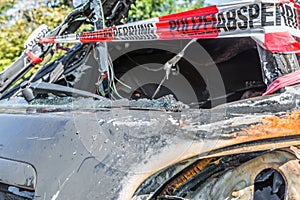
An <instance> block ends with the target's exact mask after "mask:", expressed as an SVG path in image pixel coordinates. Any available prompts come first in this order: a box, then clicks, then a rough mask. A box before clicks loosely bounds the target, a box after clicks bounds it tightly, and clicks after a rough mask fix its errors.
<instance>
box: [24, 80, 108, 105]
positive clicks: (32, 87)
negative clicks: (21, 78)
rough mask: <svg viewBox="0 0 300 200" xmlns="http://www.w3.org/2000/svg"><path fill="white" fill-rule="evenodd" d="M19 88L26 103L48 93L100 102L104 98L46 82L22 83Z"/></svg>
mask: <svg viewBox="0 0 300 200" xmlns="http://www.w3.org/2000/svg"><path fill="white" fill-rule="evenodd" d="M21 88H22V94H23V97H24V98H25V99H26V101H28V102H30V101H32V100H34V99H35V98H36V97H37V96H38V95H42V94H50V93H51V94H54V95H57V96H73V97H89V98H94V99H98V100H102V99H103V98H104V97H102V96H99V95H97V94H93V93H91V92H87V91H83V90H79V89H76V88H70V87H67V86H63V85H57V84H53V83H46V82H40V83H38V82H34V83H29V82H24V83H23V84H22V86H21Z"/></svg>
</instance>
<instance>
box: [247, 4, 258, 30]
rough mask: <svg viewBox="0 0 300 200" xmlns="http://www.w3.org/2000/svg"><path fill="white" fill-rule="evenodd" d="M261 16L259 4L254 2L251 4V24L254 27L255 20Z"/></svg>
mask: <svg viewBox="0 0 300 200" xmlns="http://www.w3.org/2000/svg"><path fill="white" fill-rule="evenodd" d="M258 17H259V5H258V4H252V5H250V6H249V26H250V28H253V27H254V26H253V20H254V19H257V18H258Z"/></svg>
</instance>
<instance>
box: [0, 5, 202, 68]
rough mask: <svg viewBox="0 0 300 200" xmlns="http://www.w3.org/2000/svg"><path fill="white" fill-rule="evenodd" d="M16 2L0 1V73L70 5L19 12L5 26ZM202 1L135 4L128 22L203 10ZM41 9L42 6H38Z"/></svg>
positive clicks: (63, 13) (64, 13) (60, 17)
mask: <svg viewBox="0 0 300 200" xmlns="http://www.w3.org/2000/svg"><path fill="white" fill-rule="evenodd" d="M16 2H17V0H0V71H2V70H3V69H4V67H6V66H9V65H10V64H11V63H12V62H13V61H14V60H16V59H17V58H18V57H19V56H20V54H21V53H22V52H23V51H24V42H25V41H26V39H27V37H28V36H29V35H30V33H31V32H32V31H34V30H35V29H36V28H37V27H38V26H39V25H41V24H46V25H48V26H49V28H50V29H53V28H54V27H55V26H57V25H58V24H59V23H60V22H61V21H62V20H63V19H64V17H65V16H66V15H67V14H68V13H69V12H70V11H71V9H72V8H71V7H70V2H71V1H62V3H61V4H60V6H59V7H57V8H49V7H46V6H44V7H40V8H35V9H32V10H28V9H26V8H24V9H22V10H20V11H19V13H18V15H19V17H18V19H17V20H16V22H15V24H8V22H9V21H10V20H11V19H12V17H11V16H6V15H4V14H3V13H5V11H6V10H7V9H9V8H11V7H12V6H13V5H14V4H15V3H16ZM203 3H204V1H203V0H194V1H192V0H182V4H178V2H177V1H175V0H136V4H135V5H133V6H132V9H131V11H130V13H129V17H128V18H129V19H130V21H136V20H142V19H148V18H152V17H157V16H161V15H166V14H169V13H175V12H179V11H184V10H188V9H193V8H198V7H202V6H203ZM41 5H42V4H41Z"/></svg>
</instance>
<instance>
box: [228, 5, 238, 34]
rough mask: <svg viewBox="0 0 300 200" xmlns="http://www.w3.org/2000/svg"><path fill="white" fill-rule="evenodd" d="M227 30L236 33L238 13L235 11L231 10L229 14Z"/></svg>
mask: <svg viewBox="0 0 300 200" xmlns="http://www.w3.org/2000/svg"><path fill="white" fill-rule="evenodd" d="M226 15H227V20H228V21H227V24H226V26H227V28H228V30H229V31H235V30H236V28H237V27H236V23H237V20H236V11H235V9H232V10H229V11H228V12H227V13H226Z"/></svg>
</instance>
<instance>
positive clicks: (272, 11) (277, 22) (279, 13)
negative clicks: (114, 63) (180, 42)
mask: <svg viewBox="0 0 300 200" xmlns="http://www.w3.org/2000/svg"><path fill="white" fill-rule="evenodd" d="M225 37H252V38H253V39H254V40H256V41H257V42H258V43H259V44H260V45H261V46H263V47H264V48H265V49H268V50H270V51H272V52H300V45H299V43H298V41H297V39H298V38H300V5H299V4H297V3H295V2H294V1H293V0H292V1H285V0H277V1H276V0H253V1H241V2H232V3H227V4H221V5H218V6H209V7H205V8H199V9H195V10H190V11H186V12H181V13H176V14H171V15H166V16H162V17H158V18H153V19H149V20H143V21H139V22H134V23H129V24H126V25H119V26H113V27H109V28H104V29H101V30H97V31H93V32H84V33H81V34H69V35H62V36H58V37H55V38H43V39H40V41H39V42H40V43H76V42H83V43H89V42H112V41H145V40H174V39H192V38H199V39H201V38H225Z"/></svg>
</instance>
